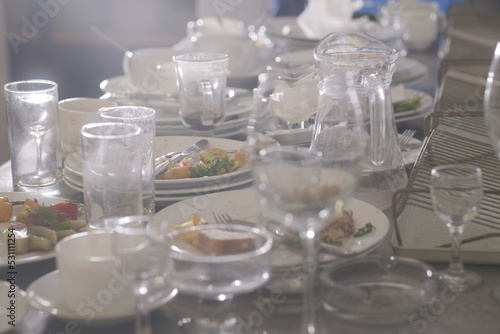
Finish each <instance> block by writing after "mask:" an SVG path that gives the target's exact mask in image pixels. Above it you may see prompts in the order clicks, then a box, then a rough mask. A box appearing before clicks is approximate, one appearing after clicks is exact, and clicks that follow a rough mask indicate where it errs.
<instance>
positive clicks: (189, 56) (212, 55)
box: [172, 52, 229, 63]
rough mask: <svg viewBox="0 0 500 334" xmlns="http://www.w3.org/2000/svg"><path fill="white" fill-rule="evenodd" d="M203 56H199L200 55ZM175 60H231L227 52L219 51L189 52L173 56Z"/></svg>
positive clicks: (187, 61)
mask: <svg viewBox="0 0 500 334" xmlns="http://www.w3.org/2000/svg"><path fill="white" fill-rule="evenodd" d="M202 55H203V56H204V57H203V58H199V59H198V58H197V57H199V56H202ZM172 59H173V61H174V62H186V63H200V62H217V61H218V62H224V61H226V60H229V55H228V54H227V53H219V52H189V53H183V54H180V55H177V56H173V57H172Z"/></svg>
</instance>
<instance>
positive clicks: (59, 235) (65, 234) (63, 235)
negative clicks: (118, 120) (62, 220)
mask: <svg viewBox="0 0 500 334" xmlns="http://www.w3.org/2000/svg"><path fill="white" fill-rule="evenodd" d="M75 233H76V231H75V230H60V231H57V232H56V234H57V241H59V240H61V239H64V238H66V237H69V236H70V235H73V234H75Z"/></svg>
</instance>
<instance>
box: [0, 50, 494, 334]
mask: <svg viewBox="0 0 500 334" xmlns="http://www.w3.org/2000/svg"><path fill="white" fill-rule="evenodd" d="M439 50H440V49H439V47H438V46H437V45H436V46H435V47H433V48H431V49H429V50H426V51H421V52H410V53H409V56H412V57H414V58H415V59H418V60H419V61H420V62H422V63H424V64H426V65H427V66H428V71H429V75H428V76H427V77H426V78H425V79H423V80H421V81H419V82H417V83H415V84H414V86H413V87H414V88H418V89H420V90H422V91H425V92H427V93H429V94H432V95H435V94H436V95H435V97H436V102H435V105H436V106H438V107H439V103H438V102H439V100H442V99H445V98H446V95H443V94H442V92H441V93H439V94H437V93H436V92H439V88H440V85H441V80H440V78H439V77H438V76H437V73H438V72H439V71H438V70H439V67H440V63H442V62H443V59H440V58H439V57H440V56H438V51H439ZM439 111H440V110H436V108H435V109H434V110H433V112H439ZM404 128H415V129H416V130H417V137H418V138H419V139H422V140H424V147H422V150H423V151H425V150H426V147H425V140H426V139H427V137H428V135H429V133H426V132H430V131H432V129H426V128H425V126H424V120H423V118H420V119H418V120H416V121H415V120H413V121H411V122H407V123H401V124H398V130H400V132H401V131H402V130H403V129H404ZM236 139H244V138H241V136H240V137H238V138H236ZM418 172H419V170H418V169H417V170H416V169H412V168H409V169H408V173H409V176H410V180H412V176H415V174H416V173H418ZM246 186H247V187H250V186H251V184H248V185H246ZM12 191H13V186H12V173H11V165H10V161H7V162H5V163H3V164H2V165H0V192H12ZM57 196H58V197H62V198H67V199H73V200H76V201H79V202H82V203H83V194H82V193H81V192H80V191H78V190H75V189H74V188H72V187H69V186H68V185H67V184H65V183H64V182H61V183H60V184H59V185H58V193H57ZM247 200H248V201H253V200H254V198H248V199H247ZM497 205H500V204H499V203H497ZM165 206H166V205H165V204H160V205H157V206H156V211H157V212H158V211H160V210H162V209H164V207H165ZM392 209H393V208H389V209H387V210H385V211H384V214H385V215H386V216H387V218H388V220H389V222H390V227H389V232H388V233H387V235H386V236H385V237H384V239H383V240H382V241H381V242H380V243H379V244H378V246H377V247H376V248H375V249H373V250H372V251H371V252H370V254H377V255H381V256H385V257H391V256H399V255H398V254H397V251H395V248H394V247H393V246H394V242H393V240H394V233H395V226H396V224H397V223H398V222H397V220H398V217H395V215H394V212H393V210H392ZM497 220H498V218H497ZM498 256H499V258H500V253H499V254H498ZM425 262H426V263H427V264H429V265H430V266H431V267H432V268H433V269H435V270H436V271H437V270H443V269H445V268H446V267H447V261H441V260H432V259H431V260H426V261H425ZM498 263H500V260H499V261H498ZM465 265H466V267H467V269H468V270H471V271H474V272H476V273H477V274H479V275H480V276H481V277H482V278H483V280H484V282H483V284H482V285H481V286H480V287H479V288H478V289H476V290H473V291H470V292H463V293H458V292H452V291H450V290H448V289H446V288H440V290H439V292H438V294H437V296H436V298H435V300H434V301H433V302H432V303H431V304H430V305H429V306H428V307H427V308H423V307H421V308H418V309H416V310H415V312H414V313H412V314H411V316H409V317H408V319H407V320H406V321H402V322H398V323H379V324H372V323H363V322H359V321H354V320H348V319H343V318H340V317H338V316H336V315H335V314H333V313H332V312H331V311H328V310H327V309H325V308H323V307H318V314H317V316H318V323H319V326H320V328H321V329H322V330H324V332H325V333H342V334H365V333H370V334H372V333H373V334H378V333H380V334H382V333H383V334H417V333H418V334H421V333H425V334H443V333H453V334H471V333H500V302H497V301H496V300H494V299H493V298H492V295H491V293H492V291H493V289H494V288H495V287H496V286H500V266H499V265H498V264H489V263H488V264H480V263H466V264H465ZM55 270H57V265H56V260H55V258H54V257H49V258H47V259H42V260H39V261H34V262H30V263H24V264H18V265H16V266H15V267H14V268H8V267H6V266H3V267H0V279H1V280H2V281H7V280H9V281H14V282H15V285H16V288H18V289H21V290H23V291H25V290H27V289H28V288H29V286H30V285H31V284H32V283H33V282H35V281H36V280H37V279H39V278H40V277H42V276H44V275H46V274H48V273H51V272H53V271H55ZM19 293H21V292H20V291H19ZM2 300H3V299H2ZM232 302H233V303H234V305H233V306H232V310H233V311H234V312H235V313H236V314H237V315H238V319H239V321H240V322H241V326H239V327H238V330H239V331H238V333H245V334H246V333H268V334H281V333H287V334H288V333H298V332H299V329H300V328H301V326H300V325H301V311H300V307H299V308H295V309H293V310H288V309H285V308H284V307H283V305H282V304H281V301H280V299H279V298H278V299H276V300H273V301H272V302H267V303H264V302H262V299H261V298H259V291H258V290H257V291H253V292H250V293H247V294H244V295H240V296H237V297H236V298H235V299H234V301H232ZM1 307H2V308H6V307H7V305H1ZM196 307H197V301H196V299H195V298H193V297H190V296H187V295H184V294H182V293H178V294H177V295H176V296H175V297H174V298H173V299H172V300H170V301H168V302H167V303H165V304H164V305H161V306H159V307H157V308H155V309H154V310H153V311H152V312H151V319H152V325H153V334H160V333H183V329H182V326H179V323H182V322H183V321H184V320H185V319H187V318H189V317H191V316H193V314H194V312H195V310H196ZM3 311H4V310H2V312H3ZM2 312H0V314H4V313H2ZM18 320H19V321H15V326H11V328H10V330H9V331H6V332H5V333H11V334H15V333H16V334H79V333H82V334H83V333H88V334H104V333H106V334H128V333H130V334H132V333H134V319H133V317H129V318H124V319H120V321H112V322H109V323H107V322H99V323H92V322H89V323H87V322H83V321H78V319H74V320H72V319H63V318H62V317H59V316H58V315H57V314H55V315H54V314H49V313H47V312H43V311H41V310H38V309H37V308H35V307H33V306H32V305H27V308H26V312H25V313H24V315H23V316H22V318H21V319H18ZM0 321H2V322H5V321H7V320H6V318H5V317H3V319H0ZM250 323H251V324H252V326H249V325H248V324H250ZM2 333H3V332H2Z"/></svg>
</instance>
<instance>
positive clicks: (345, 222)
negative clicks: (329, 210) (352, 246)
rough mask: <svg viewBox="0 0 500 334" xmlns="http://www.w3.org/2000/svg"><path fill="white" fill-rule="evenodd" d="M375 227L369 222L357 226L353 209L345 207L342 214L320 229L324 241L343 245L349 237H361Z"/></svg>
mask: <svg viewBox="0 0 500 334" xmlns="http://www.w3.org/2000/svg"><path fill="white" fill-rule="evenodd" d="M374 229H375V226H374V225H373V224H372V223H369V222H368V223H366V224H365V225H364V226H362V227H359V228H356V225H355V223H354V218H353V213H352V211H351V210H345V209H343V210H342V213H341V214H339V215H338V216H337V217H336V218H335V219H334V220H333V221H332V222H331V223H329V224H327V225H326V226H325V227H324V228H323V229H322V230H321V231H320V233H319V237H320V240H321V242H322V243H325V244H331V245H335V246H342V243H343V241H345V240H346V239H347V238H350V237H353V238H357V237H361V236H364V235H366V234H369V233H370V232H372V231H373V230H374Z"/></svg>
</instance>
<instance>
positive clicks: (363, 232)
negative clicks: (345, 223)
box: [352, 223, 375, 238]
mask: <svg viewBox="0 0 500 334" xmlns="http://www.w3.org/2000/svg"><path fill="white" fill-rule="evenodd" d="M374 229H375V226H374V225H373V224H372V223H366V225H365V226H363V227H360V228H358V230H357V231H356V232H354V233H353V234H352V236H353V237H355V238H357V237H361V236H363V235H366V234H368V233H370V232H371V231H373V230H374Z"/></svg>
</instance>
